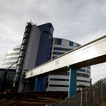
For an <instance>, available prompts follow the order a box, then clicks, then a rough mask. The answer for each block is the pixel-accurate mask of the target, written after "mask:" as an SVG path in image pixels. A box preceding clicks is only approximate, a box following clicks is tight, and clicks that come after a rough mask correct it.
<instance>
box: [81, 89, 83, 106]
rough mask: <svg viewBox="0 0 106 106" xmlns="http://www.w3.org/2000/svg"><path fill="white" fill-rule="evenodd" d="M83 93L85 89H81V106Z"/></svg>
mask: <svg viewBox="0 0 106 106" xmlns="http://www.w3.org/2000/svg"><path fill="white" fill-rule="evenodd" d="M82 93H83V89H82V90H81V106H82Z"/></svg>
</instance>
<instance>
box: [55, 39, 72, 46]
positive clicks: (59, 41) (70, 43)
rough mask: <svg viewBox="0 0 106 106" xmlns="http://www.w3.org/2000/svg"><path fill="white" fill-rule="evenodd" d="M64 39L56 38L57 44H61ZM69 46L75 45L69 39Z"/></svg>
mask: <svg viewBox="0 0 106 106" xmlns="http://www.w3.org/2000/svg"><path fill="white" fill-rule="evenodd" d="M61 42H62V39H55V44H58V45H61ZM69 46H73V42H71V41H69Z"/></svg>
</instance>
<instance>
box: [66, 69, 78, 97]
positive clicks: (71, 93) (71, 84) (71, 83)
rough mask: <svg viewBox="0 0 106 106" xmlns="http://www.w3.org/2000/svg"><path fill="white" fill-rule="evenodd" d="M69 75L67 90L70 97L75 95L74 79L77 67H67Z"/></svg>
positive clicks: (75, 78)
mask: <svg viewBox="0 0 106 106" xmlns="http://www.w3.org/2000/svg"><path fill="white" fill-rule="evenodd" d="M69 68H70V75H69V91H68V97H72V96H75V95H76V80H77V68H76V67H69Z"/></svg>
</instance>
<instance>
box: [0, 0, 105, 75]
mask: <svg viewBox="0 0 106 106" xmlns="http://www.w3.org/2000/svg"><path fill="white" fill-rule="evenodd" d="M105 10H106V0H9V1H8V0H1V1H0V14H1V15H0V21H1V22H0V38H2V39H0V48H2V51H3V52H2V54H1V52H0V55H2V56H3V54H5V52H6V51H8V49H10V48H12V47H13V46H16V45H18V44H20V43H21V39H22V36H23V33H24V28H25V24H26V22H27V21H30V20H32V22H33V23H35V24H36V23H37V24H38V25H39V24H43V23H46V22H51V23H52V24H53V26H54V28H55V31H54V36H56V37H61V38H65V39H70V40H72V41H75V42H78V43H81V44H84V43H87V42H89V41H91V40H94V39H96V38H98V37H100V36H102V35H104V34H106V30H105V29H106V25H105V22H106V11H105ZM8 44H10V45H8ZM15 44H16V45H15ZM1 58H4V57H0V59H1ZM1 63H2V62H1ZM105 75H106V74H105Z"/></svg>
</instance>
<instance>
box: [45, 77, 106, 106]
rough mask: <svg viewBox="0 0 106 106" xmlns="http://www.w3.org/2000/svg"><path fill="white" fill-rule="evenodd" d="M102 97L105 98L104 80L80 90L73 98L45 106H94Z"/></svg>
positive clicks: (105, 79)
mask: <svg viewBox="0 0 106 106" xmlns="http://www.w3.org/2000/svg"><path fill="white" fill-rule="evenodd" d="M104 97H106V78H104V79H101V80H99V81H98V82H97V83H95V84H94V85H92V86H91V87H89V88H88V89H87V90H82V91H81V92H80V94H78V95H76V96H75V97H72V98H67V99H66V100H64V101H61V102H59V103H55V104H49V105H46V106H95V105H96V104H98V102H100V101H101V100H102V99H103V98H104Z"/></svg>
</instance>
